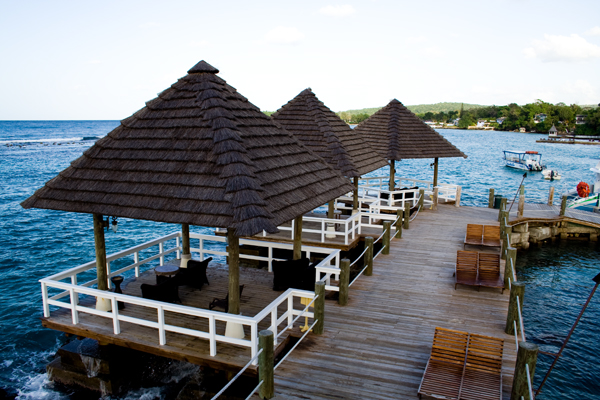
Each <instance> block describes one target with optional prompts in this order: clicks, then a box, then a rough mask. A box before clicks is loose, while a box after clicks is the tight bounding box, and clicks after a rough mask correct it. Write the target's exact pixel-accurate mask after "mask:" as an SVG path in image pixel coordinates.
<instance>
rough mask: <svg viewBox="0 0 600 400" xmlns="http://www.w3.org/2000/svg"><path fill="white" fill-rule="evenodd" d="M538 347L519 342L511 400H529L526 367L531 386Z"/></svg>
mask: <svg viewBox="0 0 600 400" xmlns="http://www.w3.org/2000/svg"><path fill="white" fill-rule="evenodd" d="M537 356H538V345H537V344H534V343H529V342H519V350H518V351H517V363H516V365H515V374H514V376H513V385H512V390H511V393H510V398H511V399H521V398H524V399H529V396H530V394H529V385H528V383H527V381H528V378H527V367H526V366H528V367H529V375H530V376H531V383H532V384H533V376H534V373H535V365H536V364H537Z"/></svg>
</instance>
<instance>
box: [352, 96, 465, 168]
mask: <svg viewBox="0 0 600 400" xmlns="http://www.w3.org/2000/svg"><path fill="white" fill-rule="evenodd" d="M354 132H356V133H357V134H359V135H361V136H362V137H363V138H364V139H365V140H366V141H367V142H368V143H369V144H370V145H371V147H372V148H373V149H375V150H376V151H377V152H379V154H380V155H381V156H382V157H385V158H386V159H388V160H402V159H409V158H438V157H440V158H441V157H464V158H467V156H466V155H465V154H464V153H463V152H462V151H460V150H459V149H458V148H456V147H455V146H454V145H453V144H452V143H450V142H449V141H448V140H446V139H445V138H444V137H443V136H442V135H440V134H439V133H437V132H436V131H435V130H433V129H432V128H431V127H430V126H429V125H427V124H425V123H424V122H423V121H421V120H420V119H419V117H417V116H416V115H415V114H413V113H412V112H411V111H410V110H409V109H408V108H406V107H404V105H403V104H402V103H400V102H399V101H398V100H396V99H394V100H392V101H390V102H389V104H388V105H387V106H385V107H383V108H382V109H381V110H379V111H377V112H376V113H375V114H373V115H371V116H370V117H369V118H368V119H366V120H365V121H363V122H361V123H360V124H359V125H358V126H357V127H356V128H354Z"/></svg>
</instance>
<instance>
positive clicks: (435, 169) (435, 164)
mask: <svg viewBox="0 0 600 400" xmlns="http://www.w3.org/2000/svg"><path fill="white" fill-rule="evenodd" d="M438 160H439V159H438V158H437V157H436V158H435V159H434V161H433V187H436V186H437V185H438V164H439V162H438Z"/></svg>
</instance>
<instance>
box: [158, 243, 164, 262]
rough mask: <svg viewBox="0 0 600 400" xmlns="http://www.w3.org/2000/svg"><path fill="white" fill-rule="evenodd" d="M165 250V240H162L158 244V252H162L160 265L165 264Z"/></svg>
mask: <svg viewBox="0 0 600 400" xmlns="http://www.w3.org/2000/svg"><path fill="white" fill-rule="evenodd" d="M164 251H165V248H164V244H163V242H160V243H159V244H158V254H160V255H161V256H160V265H165V256H163V255H162V253H163V252H164Z"/></svg>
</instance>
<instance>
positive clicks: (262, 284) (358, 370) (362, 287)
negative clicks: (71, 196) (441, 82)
mask: <svg viewBox="0 0 600 400" xmlns="http://www.w3.org/2000/svg"><path fill="white" fill-rule="evenodd" d="M497 216H498V211H497V210H493V209H488V208H475V207H460V208H457V207H454V206H452V205H439V208H438V211H430V210H424V211H423V212H421V213H420V214H419V216H418V217H417V218H416V219H415V220H414V221H413V222H411V224H410V229H409V230H404V232H403V235H402V239H394V240H393V241H392V245H391V252H390V254H389V255H383V254H382V255H380V256H379V257H378V258H377V259H376V260H375V263H374V273H373V275H372V276H370V277H367V276H361V277H360V278H359V279H358V280H357V281H356V282H355V283H354V285H353V286H352V287H351V288H350V291H349V293H350V299H349V304H348V305H347V306H345V307H341V306H339V305H337V303H336V302H334V301H332V300H327V301H326V303H325V304H326V305H325V307H326V310H325V332H324V334H323V335H321V336H316V335H313V334H309V335H308V336H307V337H306V338H305V339H304V341H302V342H301V343H300V344H299V346H298V347H297V348H296V349H295V350H294V351H293V352H292V353H291V354H290V355H289V357H288V358H287V359H286V360H285V361H284V362H283V363H282V364H281V365H280V366H279V367H278V368H277V370H276V371H275V390H276V395H277V398H278V399H413V398H414V399H416V398H417V390H418V387H419V383H420V381H421V377H422V374H423V371H424V369H425V365H426V363H427V359H428V357H429V354H430V352H431V343H432V339H433V333H434V329H435V327H437V326H440V327H445V328H450V329H456V330H462V331H468V332H472V333H480V334H485V335H489V336H494V337H498V338H503V339H504V340H505V350H504V361H503V375H504V378H503V391H504V398H506V399H508V398H509V392H510V388H511V384H512V374H513V369H514V363H515V358H516V350H515V342H514V337H513V336H510V335H506V334H505V333H504V326H505V322H506V314H507V308H508V298H509V296H508V291H505V292H504V294H500V290H498V289H488V288H481V291H480V292H478V291H477V290H476V289H475V288H472V287H465V286H460V287H459V288H458V289H457V290H454V277H453V273H454V264H455V259H456V250H459V249H462V248H463V240H464V236H465V231H466V225H467V224H468V223H479V224H497ZM226 276H227V271H226V269H225V268H213V267H209V273H208V277H209V280H210V282H211V284H210V286H205V287H203V288H202V290H201V291H200V292H198V291H195V292H192V291H189V292H186V290H185V289H184V288H180V293H181V297H182V300H183V304H185V305H195V306H197V307H200V308H206V307H207V305H208V302H209V301H210V300H212V298H213V297H224V296H225V294H226V292H227V283H226ZM153 280H154V275H153V274H152V273H149V274H146V275H143V276H142V277H140V278H139V279H137V280H136V281H135V282H131V283H129V284H128V285H127V286H126V289H125V290H124V291H125V293H130V294H134V295H137V296H139V285H140V284H141V283H143V282H153ZM240 283H242V284H246V285H247V286H246V288H245V289H244V292H243V295H242V297H241V310H242V312H243V314H244V315H254V314H256V313H257V312H258V311H259V310H260V309H261V307H264V306H266V305H267V304H268V303H269V302H270V301H272V300H273V299H274V298H276V297H277V296H278V295H279V294H280V292H274V291H273V290H272V289H271V286H272V275H271V274H269V273H267V272H266V271H265V270H257V269H252V268H243V269H242V272H241V276H240ZM142 312H146V311H143V310H136V308H135V307H129V306H128V309H125V310H123V313H131V314H132V315H135V314H136V313H142ZM171 317H172V316H171ZM177 318H182V320H181V321H179V322H178V325H182V324H183V325H185V326H187V324H191V326H193V325H194V324H198V323H199V322H198V321H197V320H196V319H194V318H193V317H189V318H188V319H185V318H186V317H184V316H179V317H177ZM167 319H169V315H168V314H167ZM183 319H185V320H183ZM169 322H171V321H169ZM43 325H44V326H46V327H49V328H52V329H56V330H60V331H64V332H68V333H72V334H75V335H80V336H85V337H91V338H94V339H97V340H100V341H102V342H105V343H114V344H117V345H120V346H125V347H130V348H134V349H137V350H141V351H146V352H149V353H153V354H158V355H162V356H167V357H171V358H174V359H179V360H185V361H189V362H192V363H196V364H200V365H208V366H211V367H213V368H219V369H228V370H235V369H236V368H237V369H239V368H240V367H242V366H243V365H245V363H246V362H247V361H248V360H249V359H250V351H249V350H248V349H244V348H240V347H236V346H231V345H223V344H219V345H218V346H219V347H218V352H217V355H216V356H215V357H210V356H209V355H208V341H207V340H202V339H194V338H189V337H184V336H183V335H178V334H173V333H167V344H166V345H164V346H160V345H159V344H158V335H157V331H156V329H152V328H145V327H140V326H135V325H132V324H127V323H125V322H123V323H122V329H121V333H120V334H119V335H115V334H114V333H113V330H112V320H111V319H109V318H99V317H96V316H92V315H84V314H83V313H80V323H79V324H78V325H73V324H72V323H71V316H70V312H69V311H68V310H63V311H53V313H52V315H51V317H50V318H45V319H43ZM265 328H267V326H266V322H265V326H261V327H259V329H265ZM525 328H527V322H526V321H525ZM218 329H219V330H221V331H222V330H224V327H218ZM295 330H297V328H295ZM290 334H298V332H290ZM248 373H249V374H254V373H256V369H254V368H250V369H249V370H248ZM254 398H258V397H257V396H256V395H255V396H254Z"/></svg>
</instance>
